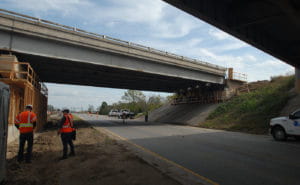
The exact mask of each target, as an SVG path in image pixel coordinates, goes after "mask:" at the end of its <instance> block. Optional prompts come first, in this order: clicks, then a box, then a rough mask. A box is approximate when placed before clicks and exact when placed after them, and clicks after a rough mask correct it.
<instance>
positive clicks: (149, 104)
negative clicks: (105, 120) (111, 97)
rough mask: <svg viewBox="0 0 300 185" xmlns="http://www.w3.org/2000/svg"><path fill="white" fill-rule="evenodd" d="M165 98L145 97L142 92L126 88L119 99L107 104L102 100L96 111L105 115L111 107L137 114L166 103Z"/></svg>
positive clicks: (157, 96) (156, 96)
mask: <svg viewBox="0 0 300 185" xmlns="http://www.w3.org/2000/svg"><path fill="white" fill-rule="evenodd" d="M166 101H167V100H166V98H163V97H161V96H159V95H152V96H150V97H146V96H145V95H144V94H143V92H141V91H137V90H127V91H126V92H125V93H124V95H123V96H122V98H121V101H119V102H117V103H114V104H112V105H108V103H107V102H105V101H103V102H102V104H101V106H99V107H98V112H99V114H101V115H107V114H108V113H109V111H110V110H111V109H119V110H120V109H130V111H132V112H134V113H136V114H138V113H145V112H148V111H151V110H154V109H157V108H159V107H160V106H162V105H163V104H164V103H166Z"/></svg>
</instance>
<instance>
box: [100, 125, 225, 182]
mask: <svg viewBox="0 0 300 185" xmlns="http://www.w3.org/2000/svg"><path fill="white" fill-rule="evenodd" d="M98 128H99V127H98ZM101 129H103V130H105V131H106V132H108V133H109V134H111V135H113V136H115V137H117V138H119V139H120V140H123V141H125V142H127V143H129V144H131V145H133V146H135V147H137V148H139V149H141V150H143V151H145V152H147V153H150V154H151V155H153V156H155V157H157V158H159V159H161V160H163V161H165V162H167V163H169V164H171V165H174V166H176V167H178V168H180V169H182V170H184V171H186V172H188V173H190V174H192V175H194V176H196V177H198V178H199V179H201V180H203V181H205V182H208V183H210V184H212V185H219V184H218V183H217V182H214V181H212V180H210V179H208V178H206V177H204V176H202V175H200V174H198V173H196V172H194V171H192V170H190V169H188V168H185V167H183V166H181V165H180V164H177V163H175V162H174V161H171V160H169V159H167V158H165V157H163V156H161V155H159V154H158V153H155V152H153V151H151V150H149V149H147V148H145V147H143V146H140V145H138V144H136V143H133V142H132V141H130V140H128V139H127V138H125V137H122V136H120V135H118V134H116V133H114V132H112V131H110V130H108V129H106V128H103V127H101Z"/></svg>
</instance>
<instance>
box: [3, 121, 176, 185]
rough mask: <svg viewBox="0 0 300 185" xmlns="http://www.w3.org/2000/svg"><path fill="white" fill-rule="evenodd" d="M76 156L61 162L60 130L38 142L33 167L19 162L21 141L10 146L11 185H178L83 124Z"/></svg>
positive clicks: (44, 135)
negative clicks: (19, 143)
mask: <svg viewBox="0 0 300 185" xmlns="http://www.w3.org/2000/svg"><path fill="white" fill-rule="evenodd" d="M77 124H79V125H80V128H78V130H77V140H76V141H75V152H76V156H74V157H69V158H68V159H66V160H59V158H60V157H61V156H62V143H61V140H60V136H57V134H56V129H50V130H49V129H48V131H44V132H42V133H39V134H38V135H37V137H36V138H35V140H34V145H33V159H32V163H31V164H26V163H20V164H19V163H18V162H17V161H16V154H17V151H18V141H16V142H13V143H11V144H10V145H9V146H8V152H7V158H8V160H7V168H8V174H7V182H6V184H7V185H89V184H91V185H96V184H103V185H147V184H149V185H152V184H153V185H159V184H161V185H175V184H176V185H178V183H177V182H176V181H174V180H172V179H170V178H169V177H168V176H166V175H164V174H162V173H161V172H160V171H158V170H157V169H155V168H153V167H152V166H149V165H148V164H147V163H145V162H144V161H143V160H141V159H140V158H138V157H136V156H135V155H134V154H133V153H132V152H131V151H128V150H127V149H125V148H124V147H123V146H122V145H120V144H118V143H117V142H116V141H114V140H112V139H110V138H108V137H107V136H105V135H103V134H102V133H100V132H99V131H97V130H95V129H94V128H92V127H90V126H89V125H87V124H86V123H84V122H82V121H77Z"/></svg>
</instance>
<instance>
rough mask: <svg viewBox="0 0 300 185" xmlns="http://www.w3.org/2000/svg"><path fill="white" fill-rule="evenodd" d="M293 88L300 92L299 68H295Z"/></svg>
mask: <svg viewBox="0 0 300 185" xmlns="http://www.w3.org/2000/svg"><path fill="white" fill-rule="evenodd" d="M295 89H296V92H298V93H300V69H297V68H295Z"/></svg>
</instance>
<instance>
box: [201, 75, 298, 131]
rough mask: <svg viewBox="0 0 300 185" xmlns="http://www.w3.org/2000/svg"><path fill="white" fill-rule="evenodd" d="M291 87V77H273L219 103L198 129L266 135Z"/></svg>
mask: <svg viewBox="0 0 300 185" xmlns="http://www.w3.org/2000/svg"><path fill="white" fill-rule="evenodd" d="M293 86H294V77H292V76H288V77H276V78H274V79H272V80H271V82H270V83H269V84H267V85H266V86H264V87H262V88H260V89H258V90H256V91H253V92H250V93H245V94H241V95H240V96H237V97H234V98H233V99H231V100H229V101H227V102H225V103H223V104H221V105H220V106H219V107H218V108H217V109H216V110H215V111H214V112H212V113H211V114H210V115H209V117H208V119H207V120H206V122H205V123H203V124H201V125H200V126H201V127H205V128H214V129H224V130H231V131H242V132H247V133H254V134H265V133H267V132H268V128H269V121H270V119H271V118H274V117H276V116H278V115H279V113H280V111H281V110H282V108H283V107H284V106H285V104H286V103H287V101H288V99H289V98H290V93H289V90H290V89H291V88H292V87H293Z"/></svg>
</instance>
